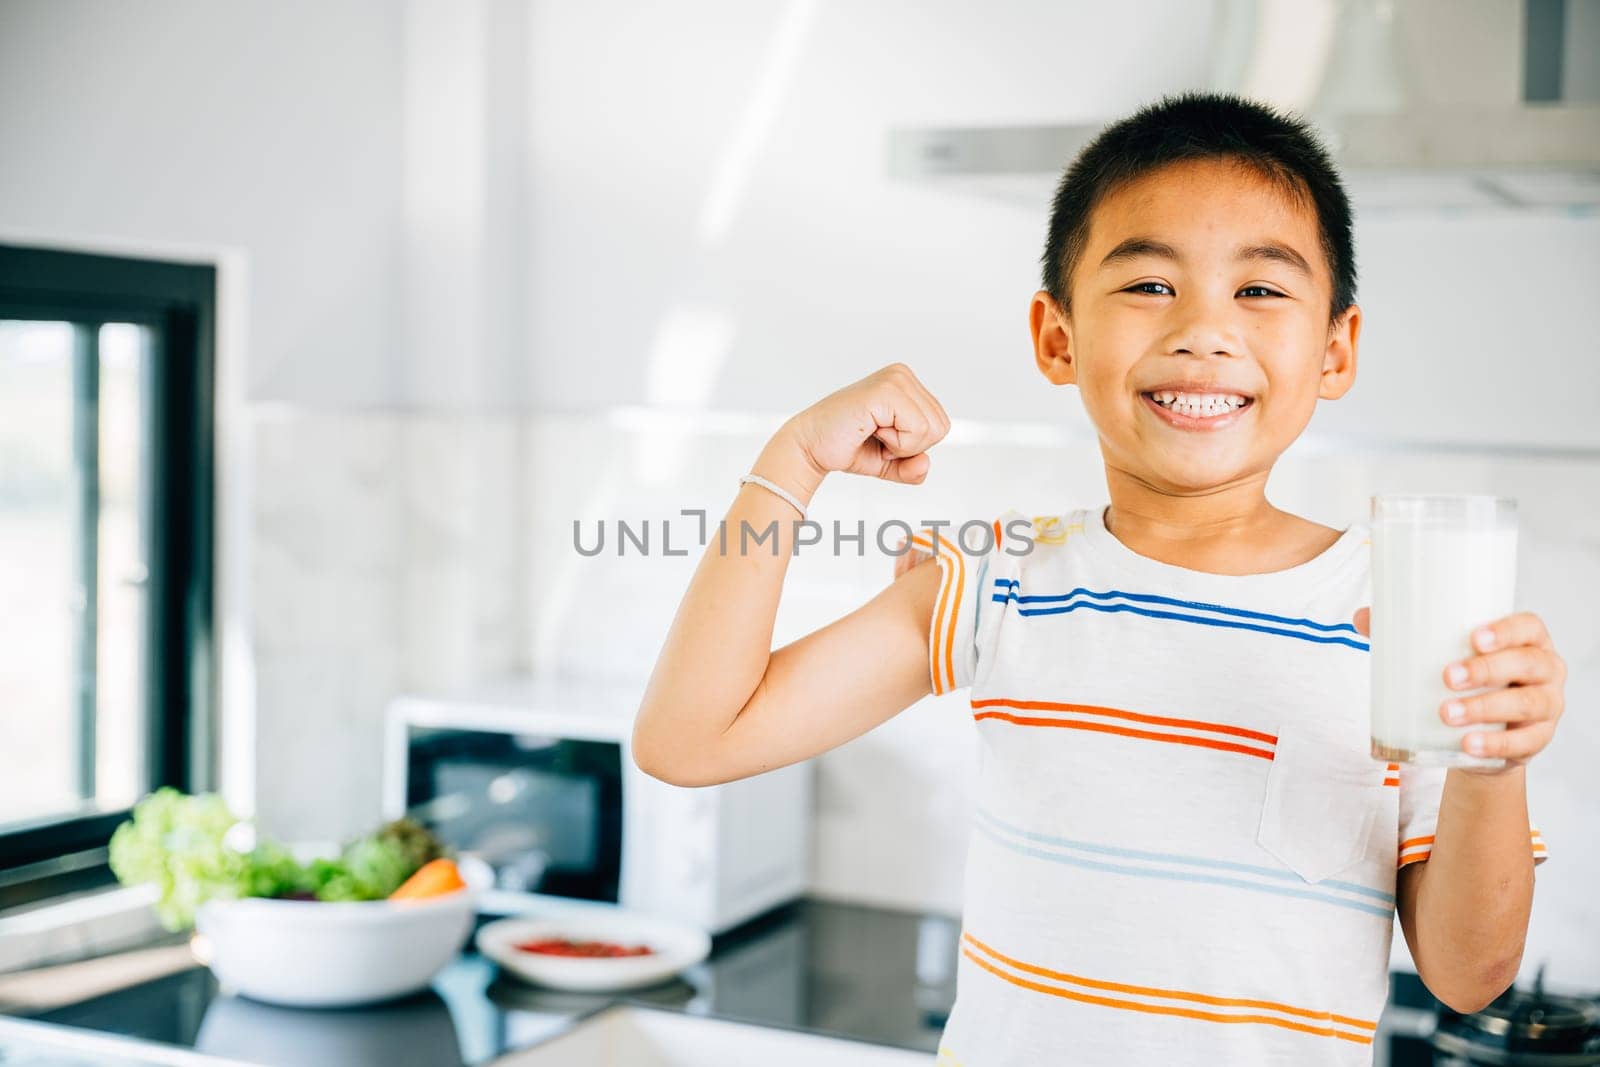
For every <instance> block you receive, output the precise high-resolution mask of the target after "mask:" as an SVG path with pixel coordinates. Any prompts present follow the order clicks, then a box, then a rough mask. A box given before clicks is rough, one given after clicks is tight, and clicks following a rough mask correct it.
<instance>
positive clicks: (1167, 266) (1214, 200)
mask: <svg viewBox="0 0 1600 1067" xmlns="http://www.w3.org/2000/svg"><path fill="white" fill-rule="evenodd" d="M1069 284H1070V285H1071V297H1072V301H1071V303H1072V311H1071V314H1070V316H1066V317H1063V316H1062V314H1061V312H1060V310H1059V308H1058V307H1057V305H1056V304H1055V301H1054V300H1052V299H1051V298H1050V295H1049V294H1048V293H1047V292H1045V291H1043V290H1041V291H1040V292H1039V293H1037V294H1035V296H1034V299H1033V305H1032V307H1031V308H1030V310H1029V320H1030V324H1031V326H1032V329H1033V337H1034V351H1035V356H1036V359H1037V362H1038V364H1039V369H1040V370H1041V371H1042V372H1043V373H1044V375H1045V377H1047V378H1049V379H1050V380H1051V381H1052V382H1055V383H1056V384H1066V383H1069V382H1070V383H1073V384H1076V385H1077V386H1078V389H1079V391H1080V392H1081V393H1082V395H1083V404H1084V407H1085V409H1086V410H1087V411H1088V413H1089V418H1090V419H1091V420H1092V421H1093V422H1094V424H1095V428H1096V429H1097V430H1098V432H1099V436H1100V443H1101V451H1102V453H1103V454H1104V457H1105V460H1106V463H1107V465H1108V466H1112V467H1116V468H1118V469H1120V470H1122V471H1124V472H1126V473H1127V474H1129V475H1131V476H1132V477H1134V478H1136V479H1138V480H1139V481H1141V482H1144V483H1145V484H1147V485H1149V486H1150V487H1151V488H1154V489H1156V490H1158V491H1161V492H1165V493H1175V494H1180V495H1189V494H1193V493H1198V492H1203V491H1206V490H1211V489H1215V488H1218V487H1225V486H1228V485H1230V484H1235V483H1240V482H1246V481H1250V480H1254V479H1259V478H1264V477H1265V475H1266V473H1267V472H1268V471H1270V470H1271V468H1272V464H1273V462H1274V461H1276V459H1277V458H1278V456H1279V455H1280V454H1281V453H1282V452H1283V451H1284V449H1286V448H1288V447H1289V445H1290V444H1291V443H1292V442H1293V441H1294V439H1295V438H1296V437H1298V436H1299V435H1300V432H1301V431H1302V430H1303V429H1305V426H1306V423H1307V422H1309V421H1310V419H1311V415H1312V412H1313V411H1314V410H1315V409H1316V403H1317V399H1318V398H1319V397H1322V398H1327V399H1334V398H1336V397H1339V396H1342V395H1344V393H1345V391H1346V390H1348V389H1349V388H1350V386H1351V385H1352V384H1353V383H1354V381H1355V368H1356V338H1357V335H1358V333H1359V331H1360V322H1361V316H1360V311H1359V310H1358V309H1356V308H1354V307H1352V308H1350V309H1349V310H1348V311H1347V312H1346V313H1345V314H1344V315H1342V316H1341V317H1340V318H1339V320H1338V321H1337V322H1336V323H1334V324H1333V325H1332V326H1330V324H1329V317H1328V309H1329V305H1330V301H1331V299H1332V291H1333V285H1332V278H1331V276H1330V274H1329V271H1328V264H1327V259H1326V257H1325V255H1324V253H1323V250H1322V242H1321V238H1320V233H1319V228H1318V223H1317V215H1316V210H1315V209H1314V208H1313V207H1312V206H1311V205H1310V204H1309V203H1301V202H1299V201H1297V200H1296V199H1294V198H1293V197H1291V196H1290V195H1288V194H1287V193H1286V192H1285V191H1284V190H1283V189H1281V188H1280V187H1278V186H1276V185H1274V184H1273V183H1272V182H1271V181H1270V180H1268V179H1267V178H1265V177H1263V176H1261V175H1260V174H1258V173H1256V172H1255V171H1253V170H1251V169H1249V168H1247V167H1244V166H1242V165H1239V164H1237V163H1233V162H1229V161H1220V160H1219V161H1214V160H1202V161H1188V162H1184V163H1177V164H1172V165H1170V166H1167V167H1163V168H1162V169H1160V170H1158V171H1154V172H1152V173H1150V174H1147V175H1145V176H1144V177H1142V178H1140V179H1138V180H1136V181H1134V182H1131V183H1129V184H1128V185H1125V186H1123V187H1122V188H1120V189H1117V190H1115V191H1114V192H1113V193H1111V194H1110V195H1109V196H1107V197H1106V198H1105V199H1104V200H1102V201H1101V202H1100V204H1099V205H1098V206H1097V207H1096V208H1095V209H1094V214H1093V216H1092V217H1091V219H1090V225H1089V233H1088V239H1087V241H1086V243H1085V246H1084V249H1083V254H1082V255H1081V256H1080V258H1079V260H1078V263H1077V265H1076V267H1075V268H1074V270H1073V275H1072V278H1071V279H1070V281H1069ZM1165 390H1171V391H1175V392H1186V393H1191V394H1192V393H1211V394H1232V395H1234V396H1240V397H1244V398H1245V403H1244V404H1243V406H1240V407H1237V408H1236V409H1233V410H1231V413H1223V414H1211V412H1213V411H1218V410H1220V411H1224V412H1227V411H1228V409H1226V408H1218V407H1215V406H1204V407H1195V406H1188V405H1186V404H1185V403H1183V402H1182V401H1181V399H1180V402H1179V403H1178V404H1177V405H1175V406H1173V407H1168V408H1163V407H1162V406H1160V405H1159V404H1158V403H1157V401H1156V400H1155V398H1154V396H1153V395H1152V393H1153V392H1161V391H1165Z"/></svg>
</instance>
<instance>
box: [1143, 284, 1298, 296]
mask: <svg viewBox="0 0 1600 1067" xmlns="http://www.w3.org/2000/svg"><path fill="white" fill-rule="evenodd" d="M1152 288H1157V290H1166V293H1171V288H1170V286H1168V285H1166V283H1165V282H1139V283H1138V285H1130V286H1128V288H1126V290H1123V293H1149V291H1150V290H1152ZM1238 293H1240V296H1248V294H1251V293H1259V294H1262V296H1283V294H1282V293H1278V291H1277V290H1269V288H1267V286H1264V285H1246V286H1245V288H1242V290H1240V291H1238ZM1149 294H1150V296H1163V293H1149Z"/></svg>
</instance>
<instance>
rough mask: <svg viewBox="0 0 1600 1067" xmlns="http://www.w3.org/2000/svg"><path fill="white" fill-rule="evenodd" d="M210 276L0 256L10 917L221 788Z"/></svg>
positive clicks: (93, 874)
mask: <svg viewBox="0 0 1600 1067" xmlns="http://www.w3.org/2000/svg"><path fill="white" fill-rule="evenodd" d="M215 289H216V272H215V269H214V268H213V267H210V266H205V265H199V264H189V263H172V262H164V261H157V260H145V259H131V258H125V257H120V256H105V255H94V254H86V253H81V252H71V251H62V250H53V249H42V248H23V247H15V246H7V245H0V910H3V909H5V908H7V907H10V906H13V905H17V904H21V903H27V902H29V901H32V900H36V899H39V898H41V897H43V896H46V895H54V894H57V893H61V892H66V891H69V890H73V889H79V888H89V887H92V886H95V885H100V884H106V883H109V882H110V881H112V878H111V875H110V872H109V870H108V869H107V867H106V843H107V841H108V840H109V839H110V836H111V832H112V830H114V829H115V828H116V826H117V824H118V823H120V822H121V821H122V820H123V819H124V818H126V816H127V814H128V810H129V809H130V808H131V807H132V806H133V804H134V802H135V801H137V800H138V799H139V798H140V797H141V796H143V795H144V794H145V793H146V792H148V791H149V790H151V789H154V788H156V787H157V786H160V785H169V784H170V785H175V786H178V787H179V788H183V789H186V790H193V789H204V788H210V787H211V782H210V778H211V773H212V767H213V765H214V762H215V761H214V759H213V757H212V748H213V742H212V737H213V729H212V723H213V715H212V709H213V707H214V703H215V670H214V667H213V657H212V651H211V644H212V642H211V634H212V594H211V589H212V583H211V571H212V505H211V501H212V460H213V451H214V449H213V425H212V395H213V373H212V368H213V343H212V333H213V321H214V308H215Z"/></svg>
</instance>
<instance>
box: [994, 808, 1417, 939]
mask: <svg viewBox="0 0 1600 1067" xmlns="http://www.w3.org/2000/svg"><path fill="white" fill-rule="evenodd" d="M976 829H977V830H978V831H979V832H980V833H982V834H983V835H984V836H985V837H987V838H989V839H990V840H992V841H993V842H994V843H995V844H997V845H999V846H1001V847H1002V848H1006V849H1010V850H1011V851H1012V852H1016V853H1019V854H1021V855H1024V856H1031V857H1033V858H1035V859H1041V860H1048V861H1049V862H1051V863H1061V864H1065V865H1067V866H1069V867H1082V868H1085V869H1088V870H1093V871H1105V872H1108V873H1110V874H1127V875H1132V876H1133V877H1136V878H1164V879H1166V880H1168V881H1173V882H1197V883H1201V884H1209V885H1220V886H1226V887H1228V888H1232V889H1248V890H1253V891H1254V892H1257V893H1271V894H1273V895H1274V896H1280V897H1299V898H1301V899H1304V900H1310V901H1313V902H1315V903H1318V904H1332V905H1335V906H1337V907H1341V908H1350V909H1353V910H1355V911H1364V912H1366V913H1367V914H1369V915H1376V916H1377V917H1378V918H1380V919H1392V917H1393V915H1394V909H1393V908H1380V907H1378V906H1377V905H1375V904H1363V903H1361V902H1360V901H1357V900H1348V899H1345V898H1343V897H1336V896H1332V895H1330V894H1327V893H1315V892H1312V891H1311V890H1308V889H1291V888H1289V887H1288V886H1275V885H1262V884H1261V883H1259V882H1247V881H1245V880H1244V879H1242V878H1223V877H1219V876H1217V875H1209V874H1190V873H1186V872H1183V871H1164V870H1158V869H1156V868H1153V867H1127V866H1123V865H1121V864H1116V863H1100V862H1098V861H1095V860H1086V859H1079V858H1077V857H1074V856H1067V855H1063V854H1061V853H1058V852H1046V851H1044V850H1043V849H1038V848H1031V847H1029V846H1027V845H1024V844H1021V843H1019V842H1016V841H1008V840H1006V839H1005V838H1003V837H1001V836H1000V835H999V834H998V833H996V832H995V831H994V830H991V829H990V828H989V827H987V826H985V825H983V824H982V823H978V824H977V826H976Z"/></svg>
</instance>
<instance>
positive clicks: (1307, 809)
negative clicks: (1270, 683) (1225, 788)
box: [1256, 728, 1383, 882]
mask: <svg viewBox="0 0 1600 1067" xmlns="http://www.w3.org/2000/svg"><path fill="white" fill-rule="evenodd" d="M1382 789H1383V776H1382V775H1381V774H1379V773H1378V768H1377V766H1376V765H1375V764H1374V763H1373V761H1372V759H1371V758H1370V757H1369V756H1367V754H1366V753H1365V752H1361V751H1359V750H1357V751H1351V750H1350V749H1348V748H1346V747H1344V746H1341V745H1339V744H1337V743H1335V742H1334V741H1333V740H1332V739H1330V738H1328V737H1325V736H1321V735H1318V734H1316V733H1313V732H1311V731H1308V730H1305V729H1303V728H1291V729H1288V730H1285V731H1283V732H1282V733H1280V734H1279V736H1278V743H1277V746H1276V749H1275V752H1274V755H1273V758H1272V768H1271V770H1269V771H1268V772H1267V788H1266V792H1265V794H1264V796H1263V798H1262V803H1261V822H1260V825H1259V826H1258V827H1257V830H1256V843H1257V844H1259V845H1260V846H1261V847H1262V848H1264V849H1266V850H1267V851H1268V852H1270V853H1271V854H1272V855H1274V856H1276V857H1277V858H1278V859H1279V860H1280V861H1282V862H1283V864H1284V865H1285V866H1286V867H1288V868H1289V869H1290V870H1291V871H1293V872H1294V873H1295V874H1297V875H1299V876H1300V877H1301V878H1303V879H1304V880H1306V881H1307V882H1320V881H1322V880H1323V879H1324V878H1329V877H1332V876H1333V875H1335V874H1338V873H1339V872H1340V871H1342V870H1344V869H1345V868H1347V867H1350V866H1352V865H1353V864H1355V863H1357V862H1359V861H1360V860H1361V859H1362V857H1364V856H1365V855H1366V853H1367V844H1368V842H1369V841H1370V840H1371V836H1372V828H1373V824H1374V822H1375V821H1376V819H1377V815H1378V809H1379V807H1380V805H1381V802H1382V798H1383V792H1382Z"/></svg>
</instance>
